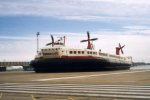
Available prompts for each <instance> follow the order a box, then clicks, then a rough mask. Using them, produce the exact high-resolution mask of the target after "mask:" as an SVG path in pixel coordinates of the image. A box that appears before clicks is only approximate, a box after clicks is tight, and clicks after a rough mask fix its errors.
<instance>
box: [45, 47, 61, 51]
mask: <svg viewBox="0 0 150 100" xmlns="http://www.w3.org/2000/svg"><path fill="white" fill-rule="evenodd" d="M51 50H52V51H53V50H60V48H52V49H42V51H51Z"/></svg>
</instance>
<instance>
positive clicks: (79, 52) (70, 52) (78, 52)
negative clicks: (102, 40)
mask: <svg viewBox="0 0 150 100" xmlns="http://www.w3.org/2000/svg"><path fill="white" fill-rule="evenodd" d="M69 54H85V52H84V51H69ZM87 54H94V55H97V52H92V51H87Z"/></svg>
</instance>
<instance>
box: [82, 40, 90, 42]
mask: <svg viewBox="0 0 150 100" xmlns="http://www.w3.org/2000/svg"><path fill="white" fill-rule="evenodd" d="M86 41H88V40H81V41H80V42H86Z"/></svg>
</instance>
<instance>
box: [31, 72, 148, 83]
mask: <svg viewBox="0 0 150 100" xmlns="http://www.w3.org/2000/svg"><path fill="white" fill-rule="evenodd" d="M148 71H150V70H142V71H131V72H129V71H127V72H116V73H109V74H95V75H83V76H71V77H60V78H47V79H38V80H32V81H53V80H64V79H75V78H88V77H96V76H107V75H119V74H129V73H139V72H148Z"/></svg>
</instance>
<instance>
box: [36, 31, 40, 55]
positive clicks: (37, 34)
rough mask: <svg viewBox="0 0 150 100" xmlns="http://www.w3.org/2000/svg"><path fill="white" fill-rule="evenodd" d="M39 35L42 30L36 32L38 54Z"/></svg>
mask: <svg viewBox="0 0 150 100" xmlns="http://www.w3.org/2000/svg"><path fill="white" fill-rule="evenodd" d="M39 35H40V32H37V33H36V36H37V54H38V50H39Z"/></svg>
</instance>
